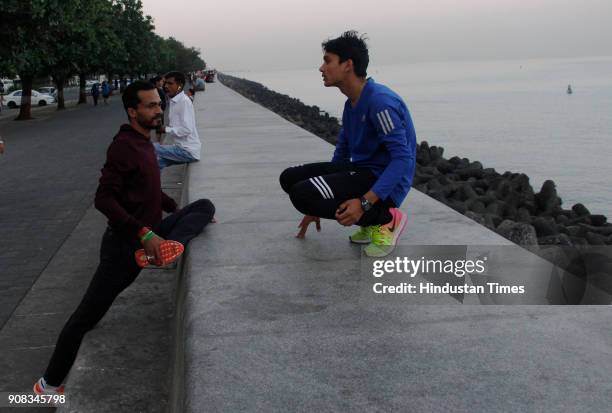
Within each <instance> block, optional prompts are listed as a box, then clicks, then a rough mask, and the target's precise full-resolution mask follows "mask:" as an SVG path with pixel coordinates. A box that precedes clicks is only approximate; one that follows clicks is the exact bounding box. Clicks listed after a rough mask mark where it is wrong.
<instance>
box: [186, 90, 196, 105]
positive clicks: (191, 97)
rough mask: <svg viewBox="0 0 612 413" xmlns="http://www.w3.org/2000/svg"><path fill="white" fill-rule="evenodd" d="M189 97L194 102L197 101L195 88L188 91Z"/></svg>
mask: <svg viewBox="0 0 612 413" xmlns="http://www.w3.org/2000/svg"><path fill="white" fill-rule="evenodd" d="M187 97H188V98H189V99H191V101H192V102H193V100H194V99H195V89H194V88H189V90H188V91H187Z"/></svg>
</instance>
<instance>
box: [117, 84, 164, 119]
mask: <svg viewBox="0 0 612 413" xmlns="http://www.w3.org/2000/svg"><path fill="white" fill-rule="evenodd" d="M141 90H157V88H156V87H155V85H154V84H152V83H151V82H147V81H145V80H136V81H135V82H132V83H131V84H130V85H129V86H128V87H126V88H125V90H124V91H123V96H122V97H121V100H123V108H124V109H125V112H126V113H127V110H128V108H132V109H136V107H137V106H138V104H139V103H140V97H138V92H140V91H141ZM128 117H129V115H128Z"/></svg>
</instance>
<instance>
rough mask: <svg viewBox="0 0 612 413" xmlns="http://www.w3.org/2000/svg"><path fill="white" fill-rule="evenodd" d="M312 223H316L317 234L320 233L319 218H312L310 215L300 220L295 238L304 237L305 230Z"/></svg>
mask: <svg viewBox="0 0 612 413" xmlns="http://www.w3.org/2000/svg"><path fill="white" fill-rule="evenodd" d="M312 222H314V223H316V225H317V232H321V219H320V218H319V217H313V216H312V215H304V218H302V222H300V224H299V225H298V228H300V232H298V234H297V235H296V236H295V237H296V238H301V239H303V238H304V237H305V236H306V230H308V225H310V224H311V223H312Z"/></svg>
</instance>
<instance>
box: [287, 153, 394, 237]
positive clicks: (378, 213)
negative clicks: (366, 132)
mask: <svg viewBox="0 0 612 413" xmlns="http://www.w3.org/2000/svg"><path fill="white" fill-rule="evenodd" d="M376 179H377V177H376V175H374V174H373V173H372V172H371V171H370V170H369V169H367V168H359V167H356V166H355V165H353V164H351V163H350V162H319V163H310V164H306V165H300V166H294V167H291V168H287V169H285V170H284V171H283V173H282V174H281V176H280V184H281V187H282V188H283V190H284V191H285V192H286V193H287V194H289V198H290V199H291V202H292V203H293V206H295V208H296V209H297V210H298V211H300V212H301V213H302V214H304V215H312V216H316V217H321V218H327V219H334V220H335V219H336V210H337V209H338V207H339V206H340V204H341V203H343V202H344V201H347V200H349V199H353V198H360V197H362V196H363V195H365V193H366V192H368V191H369V190H370V189H371V188H372V186H374V183H375V182H376ZM393 207H395V205H394V204H393V202H392V201H391V200H390V199H387V200H384V201H382V200H379V201H378V202H376V203H375V204H374V205H373V206H372V209H370V210H369V211H368V212H366V213H364V214H363V215H362V216H361V219H360V220H359V222H357V225H361V226H369V225H383V224H388V223H389V222H390V221H391V219H392V216H391V213H390V212H389V208H393Z"/></svg>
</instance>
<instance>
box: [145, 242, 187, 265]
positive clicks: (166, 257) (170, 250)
mask: <svg viewBox="0 0 612 413" xmlns="http://www.w3.org/2000/svg"><path fill="white" fill-rule="evenodd" d="M159 249H160V251H161V255H162V262H161V264H160V265H159V267H165V266H166V265H170V264H172V263H173V262H174V261H176V260H177V259H178V258H179V257H180V256H181V255H182V254H183V251H185V247H184V246H183V244H181V243H180V242H178V241H171V240H164V241H162V242H161V245H160V247H159ZM134 256H135V257H136V264H138V266H139V267H142V268H144V267H146V266H148V265H155V264H153V263H152V261H153V260H155V257H154V256H151V255H147V253H146V252H145V250H144V249H139V250H137V251H136V252H135V253H134Z"/></svg>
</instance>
